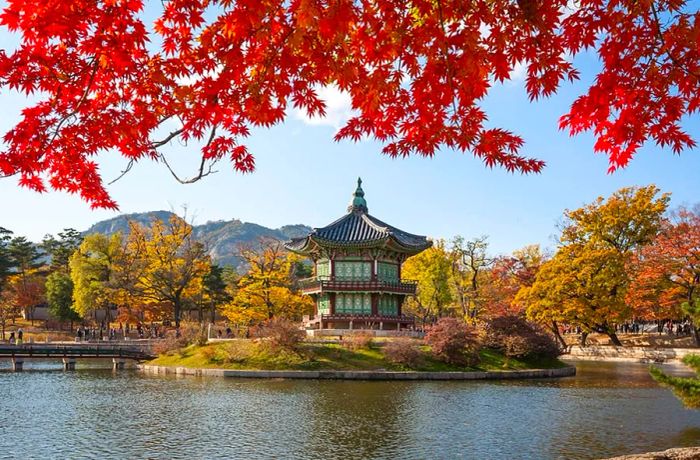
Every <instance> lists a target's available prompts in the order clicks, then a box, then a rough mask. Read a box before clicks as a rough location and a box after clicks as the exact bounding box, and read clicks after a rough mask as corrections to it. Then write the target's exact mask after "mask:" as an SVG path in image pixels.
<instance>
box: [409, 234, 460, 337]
mask: <svg viewBox="0 0 700 460" xmlns="http://www.w3.org/2000/svg"><path fill="white" fill-rule="evenodd" d="M401 275H402V277H404V278H406V279H411V280H415V281H417V282H418V288H417V290H416V295H415V297H413V298H410V299H408V300H407V301H406V305H405V309H404V311H405V312H406V313H409V314H412V315H415V316H417V317H418V318H419V319H420V320H421V322H422V323H423V324H426V323H428V322H432V320H434V319H436V318H440V317H443V316H449V315H450V314H451V311H452V308H451V304H452V300H453V295H452V258H451V256H450V254H449V253H448V251H447V250H446V249H445V242H444V241H442V240H439V241H436V242H435V243H434V244H433V246H432V247H430V248H428V249H426V250H425V251H423V252H421V253H419V254H416V255H415V256H413V257H410V258H409V259H408V260H406V262H405V263H404V264H403V267H402V268H401Z"/></svg>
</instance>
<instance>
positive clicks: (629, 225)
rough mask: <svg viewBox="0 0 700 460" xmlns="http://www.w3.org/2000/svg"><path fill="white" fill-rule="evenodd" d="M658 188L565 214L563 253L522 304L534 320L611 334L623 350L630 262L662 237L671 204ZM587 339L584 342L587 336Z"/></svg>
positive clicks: (632, 190) (626, 192) (623, 193)
mask: <svg viewBox="0 0 700 460" xmlns="http://www.w3.org/2000/svg"><path fill="white" fill-rule="evenodd" d="M658 195H659V189H658V188H656V187H655V186H653V185H650V186H647V187H628V188H623V189H620V190H618V191H617V192H615V193H614V194H613V195H612V196H610V197H609V198H608V199H604V198H602V197H601V198H598V199H597V200H596V201H595V202H593V203H591V204H589V205H586V206H584V207H582V208H580V209H576V210H574V211H567V212H566V213H565V218H566V220H565V223H564V226H563V229H562V234H561V237H560V247H559V249H558V251H557V252H556V254H555V255H554V257H553V258H552V259H551V260H550V261H548V262H546V263H544V265H542V268H541V269H540V271H539V272H538V274H537V277H536V279H535V282H534V284H533V285H532V286H531V287H529V288H524V289H523V292H522V293H521V294H520V298H521V299H522V300H524V301H525V302H526V304H527V314H528V316H529V317H530V318H531V319H534V320H536V321H539V322H542V323H543V324H549V323H551V322H552V321H565V322H567V323H569V324H574V325H579V326H581V327H582V328H583V330H584V332H601V333H605V334H607V335H608V336H609V337H610V339H611V341H612V343H613V344H615V345H618V346H619V345H621V343H620V341H619V339H618V338H617V335H616V334H615V324H619V323H621V322H623V321H625V320H627V319H629V318H630V317H631V316H632V313H633V311H632V309H631V308H630V306H629V305H628V304H627V302H626V299H625V295H626V292H627V289H628V287H629V283H630V279H629V275H628V272H627V271H626V264H627V261H628V260H629V259H630V258H631V257H632V255H633V253H634V251H636V250H638V249H640V248H642V247H644V246H645V245H647V244H649V243H650V242H651V241H652V240H653V239H654V238H655V237H656V235H657V233H658V231H659V230H660V228H661V225H662V222H663V214H664V212H665V210H666V207H667V205H668V201H669V195H668V194H662V195H660V196H658ZM584 338H585V336H584Z"/></svg>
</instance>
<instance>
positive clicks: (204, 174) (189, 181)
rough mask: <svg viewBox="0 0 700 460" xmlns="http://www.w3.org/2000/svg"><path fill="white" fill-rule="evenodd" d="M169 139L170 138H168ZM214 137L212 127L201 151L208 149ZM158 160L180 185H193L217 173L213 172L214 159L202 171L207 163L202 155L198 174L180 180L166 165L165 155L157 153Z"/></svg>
mask: <svg viewBox="0 0 700 460" xmlns="http://www.w3.org/2000/svg"><path fill="white" fill-rule="evenodd" d="M179 131H182V130H179ZM172 134H173V133H171V136H172V137H175V136H173V135H172ZM169 137H170V136H169ZM172 137H171V138H172ZM215 137H216V126H214V127H212V129H211V133H210V134H209V139H208V140H207V143H206V145H205V146H204V147H203V149H205V148H206V147H208V146H209V145H210V144H211V143H212V141H213V140H214V138H215ZM158 158H159V159H160V161H162V162H163V164H164V165H165V167H166V168H168V171H170V174H171V175H172V176H173V177H174V178H175V180H176V181H178V182H179V183H181V184H193V183H195V182H197V181H198V180H200V179H202V178H204V177H207V176H208V175H210V174H214V173H216V172H217V171H215V170H214V169H213V168H214V165H215V164H216V159H214V160H212V162H211V163H210V164H209V166H208V167H207V170H206V171H205V170H204V167H205V165H206V163H207V158H206V157H205V156H204V154H202V161H201V162H200V164H199V172H198V173H197V175H195V176H193V177H190V178H189V179H182V178H180V176H179V175H178V174H177V173H176V172H175V171H174V170H173V168H172V167H171V166H170V163H168V160H166V159H165V155H163V154H162V153H159V154H158Z"/></svg>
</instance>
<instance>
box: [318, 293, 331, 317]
mask: <svg viewBox="0 0 700 460" xmlns="http://www.w3.org/2000/svg"><path fill="white" fill-rule="evenodd" d="M330 312H331V299H330V297H329V296H328V294H321V295H320V296H319V297H318V314H319V315H328V314H330Z"/></svg>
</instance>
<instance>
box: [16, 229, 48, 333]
mask: <svg viewBox="0 0 700 460" xmlns="http://www.w3.org/2000/svg"><path fill="white" fill-rule="evenodd" d="M7 251H8V253H9V257H10V260H11V263H12V266H13V272H12V275H10V277H9V289H10V298H11V301H12V302H13V303H14V304H15V306H16V308H17V309H18V310H21V311H24V312H25V313H26V315H27V317H28V318H30V319H31V320H32V323H33V322H34V311H35V309H36V307H37V306H39V305H41V304H42V303H44V302H45V300H46V299H45V297H44V294H45V289H44V285H43V284H44V282H45V279H46V275H45V274H44V273H43V272H42V270H40V269H41V267H42V265H43V263H42V261H41V253H40V252H39V249H38V248H37V247H36V245H35V244H34V243H32V242H31V241H29V240H28V239H26V238H25V237H23V236H17V237H14V238H12V240H10V242H9V244H8V246H7Z"/></svg>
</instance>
